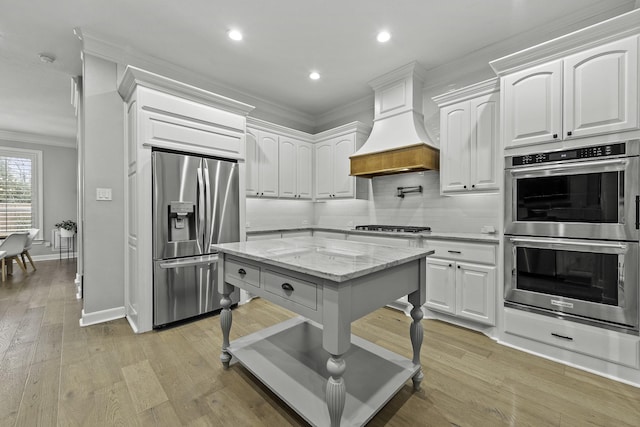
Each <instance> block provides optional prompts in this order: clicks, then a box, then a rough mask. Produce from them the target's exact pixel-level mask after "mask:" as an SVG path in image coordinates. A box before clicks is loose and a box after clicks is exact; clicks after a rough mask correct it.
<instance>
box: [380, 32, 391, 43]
mask: <svg viewBox="0 0 640 427" xmlns="http://www.w3.org/2000/svg"><path fill="white" fill-rule="evenodd" d="M377 39H378V41H379V42H380V43H385V42H388V41H389V40H390V39H391V34H389V32H387V31H380V32H379V33H378V37H377Z"/></svg>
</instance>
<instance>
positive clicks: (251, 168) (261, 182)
mask: <svg viewBox="0 0 640 427" xmlns="http://www.w3.org/2000/svg"><path fill="white" fill-rule="evenodd" d="M278 148H279V147H278V135H276V134H274V133H270V132H266V131H262V130H255V129H247V156H246V159H247V168H246V169H247V180H246V194H247V196H251V197H278V173H279V171H278V165H279V162H278Z"/></svg>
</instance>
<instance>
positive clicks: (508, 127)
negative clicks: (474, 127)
mask: <svg viewBox="0 0 640 427" xmlns="http://www.w3.org/2000/svg"><path fill="white" fill-rule="evenodd" d="M502 89H503V91H504V111H505V114H504V138H505V146H507V147H515V146H520V145H531V144H536V143H539V142H546V141H553V140H555V139H558V138H562V119H561V114H562V61H555V62H552V63H549V64H542V65H539V66H537V67H533V68H531V69H528V70H524V71H520V72H518V73H514V74H511V75H508V76H506V77H505V78H504V80H503V82H502Z"/></svg>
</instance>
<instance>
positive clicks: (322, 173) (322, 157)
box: [315, 140, 334, 199]
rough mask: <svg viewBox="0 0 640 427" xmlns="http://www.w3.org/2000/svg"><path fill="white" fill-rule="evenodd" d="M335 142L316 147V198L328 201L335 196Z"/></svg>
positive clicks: (323, 143)
mask: <svg viewBox="0 0 640 427" xmlns="http://www.w3.org/2000/svg"><path fill="white" fill-rule="evenodd" d="M333 147H334V143H333V141H331V140H329V141H325V142H320V143H317V144H316V145H315V152H316V162H315V163H316V167H315V171H316V194H315V196H316V198H318V199H328V198H330V197H332V194H333V175H334V172H333Z"/></svg>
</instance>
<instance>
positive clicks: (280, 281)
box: [262, 270, 318, 310]
mask: <svg viewBox="0 0 640 427" xmlns="http://www.w3.org/2000/svg"><path fill="white" fill-rule="evenodd" d="M262 283H263V284H264V290H265V291H267V292H269V293H272V294H275V295H278V296H279V297H282V298H284V299H286V300H289V301H292V302H295V303H297V304H300V305H302V306H305V307H307V308H310V309H312V310H317V308H318V293H317V285H316V284H315V283H312V282H307V281H306V280H301V279H298V278H295V277H291V276H287V275H284V274H280V273H276V272H274V271H271V270H264V272H263V274H262ZM287 285H288V286H287ZM286 288H290V289H289V290H287V289H286Z"/></svg>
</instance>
